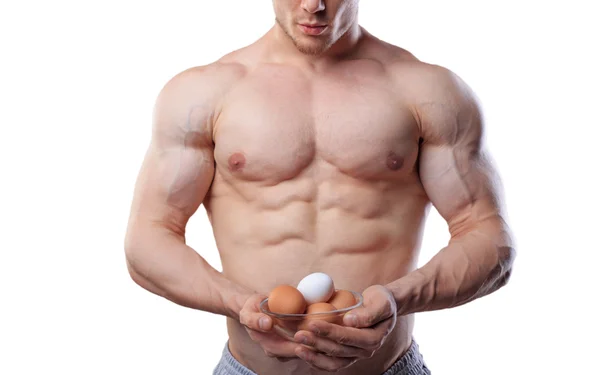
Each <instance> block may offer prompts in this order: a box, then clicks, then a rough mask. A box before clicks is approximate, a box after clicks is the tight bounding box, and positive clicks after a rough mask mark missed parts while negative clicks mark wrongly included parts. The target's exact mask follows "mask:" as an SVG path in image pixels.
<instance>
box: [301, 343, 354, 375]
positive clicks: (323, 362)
mask: <svg viewBox="0 0 600 375" xmlns="http://www.w3.org/2000/svg"><path fill="white" fill-rule="evenodd" d="M296 354H297V355H298V357H300V358H301V359H302V360H304V361H305V362H306V363H308V364H309V365H311V366H312V367H314V368H317V369H320V370H325V371H331V372H335V371H338V370H341V369H343V368H346V367H348V366H350V365H352V364H353V363H354V362H356V361H357V359H356V358H339V357H329V356H327V355H325V354H321V353H317V352H314V351H311V350H308V349H306V348H298V349H296Z"/></svg>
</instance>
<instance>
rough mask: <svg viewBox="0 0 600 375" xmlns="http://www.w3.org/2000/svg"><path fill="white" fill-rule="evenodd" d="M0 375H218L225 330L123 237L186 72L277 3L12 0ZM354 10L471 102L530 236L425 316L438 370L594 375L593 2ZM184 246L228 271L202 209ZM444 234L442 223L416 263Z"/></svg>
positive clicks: (1, 29) (5, 69) (421, 321)
mask: <svg viewBox="0 0 600 375" xmlns="http://www.w3.org/2000/svg"><path fill="white" fill-rule="evenodd" d="M1 4H2V5H1V6H0V43H1V56H2V57H1V58H0V95H1V101H0V153H1V154H0V156H1V158H0V163H1V169H0V171H1V175H0V176H1V178H2V180H1V183H0V191H1V194H0V212H1V216H0V220H1V226H0V233H1V235H0V249H1V258H0V278H1V279H0V281H1V283H0V288H1V302H0V303H1V305H2V308H1V310H0V317H1V320H0V373H1V374H7V375H13V374H42V373H43V374H45V373H60V374H190V375H191V374H210V373H211V370H212V368H213V367H214V365H215V364H216V362H217V361H218V359H219V356H220V354H221V350H222V348H223V345H224V343H225V340H226V332H225V327H224V322H225V320H224V318H223V317H220V316H214V315H210V314H208V313H204V312H200V311H193V310H190V309H186V308H183V307H180V306H177V305H175V304H172V303H170V302H168V301H166V300H163V299H160V298H159V297H156V296H154V295H152V294H150V293H149V292H146V291H145V290H143V289H141V288H140V287H138V286H137V285H135V284H134V283H133V282H132V281H131V279H130V278H129V276H128V274H127V271H126V268H125V263H124V252H123V245H122V244H123V237H124V234H125V227H126V221H127V215H128V211H129V204H130V201H131V198H132V192H133V191H132V190H133V184H134V181H135V178H136V176H137V172H138V168H139V166H140V163H141V161H142V157H143V154H144V152H145V149H146V147H147V145H148V142H149V136H150V122H151V115H152V107H153V104H154V100H155V98H156V95H157V94H158V91H159V90H160V89H161V88H162V86H163V85H164V84H165V83H166V81H167V80H168V79H170V78H171V77H172V76H173V75H174V74H176V73H178V72H180V71H181V70H184V69H187V68H188V67H191V66H196V65H203V64H208V63H210V62H212V61H214V60H216V59H218V58H219V57H220V56H222V55H223V54H225V53H227V52H229V51H231V50H234V49H237V48H240V47H242V46H244V45H246V44H248V43H251V42H253V41H254V40H256V39H257V38H259V37H260V36H262V35H263V33H264V32H266V31H267V30H268V28H270V26H271V25H272V22H273V12H272V5H271V2H270V1H268V0H245V1H242V0H227V1H204V0H189V1H184V0H172V1H132V0H130V1H127V0H119V1H115V0H104V1H78V2H75V1H72V2H68V1H19V2H10V3H9V2H8V1H2V3H1ZM558 4H566V2H559V1H515V0H510V1H499V2H482V1H465V0H462V1H458V0H454V1H441V0H439V1H434V0H429V1H411V2H409V1H397V0H368V1H366V0H365V1H362V4H361V7H362V8H361V16H360V20H361V24H362V25H363V26H364V27H366V28H367V29H368V30H369V31H370V32H372V33H374V34H375V35H377V36H379V37H380V38H382V39H384V40H386V41H388V42H391V43H394V44H397V45H400V46H402V47H404V48H407V49H408V50H410V51H412V52H413V53H414V54H415V55H416V56H417V57H419V58H420V59H422V60H424V61H427V62H432V63H436V64H440V65H443V66H446V67H448V68H450V69H452V70H453V71H455V72H456V73H457V74H459V75H460V76H462V77H463V78H464V79H465V80H466V81H467V82H468V83H469V84H470V85H471V86H472V87H473V88H474V90H475V91H476V92H477V94H478V95H479V98H480V100H481V101H482V103H483V106H484V111H485V115H486V119H487V126H488V131H487V142H488V146H489V149H490V151H491V153H492V155H493V157H494V159H495V161H496V165H497V167H498V169H499V171H500V174H501V176H502V178H503V180H504V186H505V194H506V201H507V207H508V210H509V214H510V216H509V220H510V224H511V225H512V228H513V230H514V232H515V235H516V239H517V243H518V257H517V260H516V264H515V272H514V276H513V278H512V280H511V282H510V284H509V285H508V286H507V287H505V288H504V289H502V290H501V291H499V292H498V293H496V294H494V295H492V296H489V297H486V298H484V299H481V300H479V301H476V302H473V303H471V304H469V305H467V306H463V307H460V308H456V309H453V310H444V311H439V312H431V313H424V314H419V315H418V316H417V320H416V328H415V337H416V338H417V340H418V342H419V344H420V346H421V350H422V352H423V355H424V356H425V359H426V361H427V363H428V364H429V367H430V368H431V369H432V370H433V372H434V374H461V375H467V374H489V375H491V374H506V373H510V374H563V373H564V374H575V373H585V374H592V373H599V371H600V370H598V368H600V366H599V365H597V356H596V352H597V349H598V344H597V342H598V340H597V338H598V335H600V331H599V329H598V323H597V317H598V316H599V315H600V314H599V312H600V311H599V309H598V308H597V307H593V303H594V302H596V300H597V296H598V292H597V291H596V290H597V287H598V285H599V283H598V281H597V274H598V272H597V270H598V263H597V260H598V252H599V251H600V246H599V244H598V229H599V228H598V227H599V225H598V224H600V220H598V217H597V214H598V212H599V210H600V204H599V198H598V194H599V192H600V185H599V183H598V182H597V177H598V174H599V173H598V171H599V170H600V168H599V167H598V161H599V160H598V159H599V157H598V138H597V137H598V128H599V127H600V121H599V116H598V113H597V111H598V101H599V99H600V95H599V94H598V88H599V84H600V79H599V74H598V67H599V66H600V59H599V58H598V57H597V55H596V52H597V50H598V36H599V35H600V30H598V26H597V24H598V23H597V19H596V16H594V12H592V1H588V2H584V1H571V2H570V3H569V5H568V6H567V5H558ZM188 230H189V244H190V245H191V246H192V247H194V248H195V249H196V250H197V251H199V252H200V253H201V254H202V255H203V256H204V257H205V258H206V259H207V260H208V261H209V262H210V263H211V264H212V265H213V266H214V267H216V268H217V269H220V262H219V258H218V253H217V249H216V247H215V245H214V242H213V239H212V232H211V230H210V227H209V225H208V222H207V220H206V218H205V212H204V210H203V209H201V210H200V211H199V212H198V214H197V215H196V216H194V217H193V218H192V220H191V222H190V224H189V229H188ZM447 240H448V233H447V230H446V227H445V224H444V222H443V221H441V219H440V217H439V216H438V215H437V213H436V212H435V211H432V213H431V216H430V219H429V221H428V225H427V230H426V238H425V241H424V243H423V249H422V256H421V264H422V263H424V262H426V261H427V260H428V259H429V258H430V257H431V256H432V255H433V254H434V253H435V252H436V251H438V250H439V249H440V248H441V247H442V246H444V245H445V243H446V241H447Z"/></svg>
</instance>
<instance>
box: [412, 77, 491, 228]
mask: <svg viewBox="0 0 600 375" xmlns="http://www.w3.org/2000/svg"><path fill="white" fill-rule="evenodd" d="M438 73H439V72H438ZM442 73H444V74H442V75H440V76H439V77H440V79H439V80H438V82H439V85H438V86H436V87H438V90H437V91H434V92H433V93H431V94H430V100H429V101H428V102H427V103H425V104H422V105H421V106H420V107H419V110H420V115H421V116H420V117H421V118H422V120H423V121H422V125H421V131H422V137H423V144H422V148H421V155H420V158H419V160H420V166H419V173H420V177H421V181H422V183H423V187H424V188H425V191H426V193H427V195H428V197H429V198H430V200H431V202H432V203H433V205H434V206H435V207H436V209H437V210H438V212H439V213H440V215H441V216H442V217H444V219H445V220H446V221H447V222H448V224H449V226H450V230H451V233H453V235H455V234H460V233H463V232H465V231H468V230H470V229H472V228H473V227H474V226H475V225H477V224H480V223H481V222H483V221H486V220H488V219H490V218H498V217H499V216H500V215H501V214H502V213H501V210H502V206H501V205H502V202H501V192H500V189H501V187H500V179H499V178H498V175H497V173H496V171H495V169H494V166H493V163H492V162H491V160H490V158H489V155H488V154H487V152H486V150H485V148H484V145H483V133H484V132H483V130H484V129H483V127H484V125H483V116H482V113H481V110H480V106H479V104H478V102H477V101H476V99H475V96H474V94H473V93H472V92H471V90H470V89H469V88H468V86H466V84H465V83H464V82H462V81H461V80H460V79H459V78H458V77H456V76H455V75H453V74H448V73H447V72H444V71H442Z"/></svg>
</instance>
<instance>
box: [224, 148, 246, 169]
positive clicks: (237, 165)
mask: <svg viewBox="0 0 600 375" xmlns="http://www.w3.org/2000/svg"><path fill="white" fill-rule="evenodd" d="M228 163H229V170H230V171H232V172H235V171H239V170H241V169H242V168H244V165H246V158H245V157H244V155H242V154H241V153H239V152H236V153H235V154H233V155H231V156H230V157H229V160H228Z"/></svg>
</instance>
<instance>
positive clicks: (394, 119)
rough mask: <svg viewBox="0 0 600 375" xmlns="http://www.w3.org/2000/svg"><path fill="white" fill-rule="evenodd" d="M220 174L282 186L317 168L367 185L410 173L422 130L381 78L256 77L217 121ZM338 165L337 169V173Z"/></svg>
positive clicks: (235, 95)
mask: <svg viewBox="0 0 600 375" xmlns="http://www.w3.org/2000/svg"><path fill="white" fill-rule="evenodd" d="M215 129H216V135H215V160H216V163H217V166H218V169H219V171H220V172H221V173H222V174H223V175H225V176H229V177H235V178H239V179H242V180H251V181H266V182H272V183H277V182H279V181H283V180H289V179H292V178H294V177H295V176H298V175H300V174H301V173H303V172H305V171H307V170H313V171H314V170H315V169H317V170H318V169H319V168H320V167H323V168H325V169H326V168H328V170H336V171H338V172H339V173H343V174H346V175H348V176H351V177H354V178H357V179H365V180H367V179H368V180H372V179H375V180H386V179H399V178H402V177H403V176H406V175H408V174H410V173H412V172H413V167H414V164H415V162H416V159H417V154H418V138H419V135H418V131H417V127H416V123H415V120H414V117H413V116H412V114H411V112H410V111H409V110H408V109H407V108H406V107H404V106H403V105H402V103H401V102H400V100H399V98H398V97H397V95H395V94H394V90H392V88H391V87H389V83H388V82H387V81H386V78H385V77H384V76H377V75H375V76H364V75H363V76H361V75H360V72H356V74H351V72H350V74H342V75H336V76H324V77H317V78H315V79H308V78H306V77H304V76H302V75H299V74H292V73H286V72H280V71H276V72H273V73H272V74H269V75H267V74H256V76H252V77H249V78H247V79H246V81H245V82H244V83H243V84H240V86H239V87H238V88H237V89H236V90H235V91H234V92H232V93H231V94H230V95H229V96H228V98H227V100H226V103H225V107H224V109H223V111H222V113H221V115H220V116H219V118H218V123H217V124H216V127H215ZM332 167H333V168H332Z"/></svg>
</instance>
